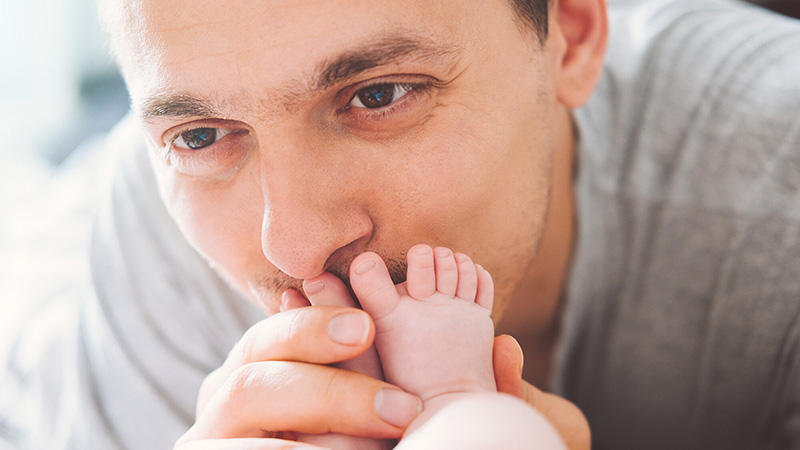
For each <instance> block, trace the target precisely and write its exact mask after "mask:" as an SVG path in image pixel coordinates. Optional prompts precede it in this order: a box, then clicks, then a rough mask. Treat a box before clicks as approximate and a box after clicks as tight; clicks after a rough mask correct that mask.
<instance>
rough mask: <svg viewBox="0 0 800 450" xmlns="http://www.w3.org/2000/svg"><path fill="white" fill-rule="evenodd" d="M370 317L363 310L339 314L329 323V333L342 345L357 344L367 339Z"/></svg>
mask: <svg viewBox="0 0 800 450" xmlns="http://www.w3.org/2000/svg"><path fill="white" fill-rule="evenodd" d="M368 334H369V319H368V318H367V315H366V314H365V313H362V312H349V313H344V314H339V315H338V316H336V317H334V318H333V319H331V321H330V322H329V323H328V335H329V336H330V337H331V339H332V340H333V341H334V342H338V343H339V344H342V345H357V344H361V343H362V342H364V341H365V340H367V335H368Z"/></svg>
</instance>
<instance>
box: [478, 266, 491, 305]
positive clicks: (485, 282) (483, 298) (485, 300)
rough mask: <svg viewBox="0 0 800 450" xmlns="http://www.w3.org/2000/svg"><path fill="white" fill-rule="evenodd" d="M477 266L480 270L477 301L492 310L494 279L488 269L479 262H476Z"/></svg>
mask: <svg viewBox="0 0 800 450" xmlns="http://www.w3.org/2000/svg"><path fill="white" fill-rule="evenodd" d="M475 268H476V270H477V272H478V294H477V296H476V298H475V303H477V304H479V305H480V306H483V307H484V308H486V309H488V310H489V311H491V310H492V306H493V305H494V281H492V276H491V275H489V272H487V271H486V269H484V268H483V267H481V266H480V265H478V264H475Z"/></svg>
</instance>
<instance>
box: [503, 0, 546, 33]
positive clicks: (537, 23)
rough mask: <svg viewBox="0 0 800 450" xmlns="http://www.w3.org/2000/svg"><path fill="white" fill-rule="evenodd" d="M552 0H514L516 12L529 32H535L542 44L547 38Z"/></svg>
mask: <svg viewBox="0 0 800 450" xmlns="http://www.w3.org/2000/svg"><path fill="white" fill-rule="evenodd" d="M551 1H552V0H512V1H511V3H512V5H513V8H514V12H515V13H516V14H517V17H518V18H519V20H520V21H521V22H522V25H524V26H525V28H526V29H527V30H528V31H533V33H534V34H535V35H536V37H538V38H539V42H540V43H544V41H545V39H546V38H547V10H548V6H549V3H550V2H551Z"/></svg>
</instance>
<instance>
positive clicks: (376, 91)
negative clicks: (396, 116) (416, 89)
mask: <svg viewBox="0 0 800 450" xmlns="http://www.w3.org/2000/svg"><path fill="white" fill-rule="evenodd" d="M412 89H413V86H411V85H408V84H400V83H387V84H375V85H372V86H369V87H365V88H364V89H361V90H359V91H358V92H356V94H355V95H354V96H353V99H352V100H350V106H353V107H356V108H367V109H377V108H383V107H384V106H388V105H390V104H392V103H394V102H395V101H396V100H398V99H400V98H401V97H403V96H404V95H406V94H408V93H409V92H411V90H412Z"/></svg>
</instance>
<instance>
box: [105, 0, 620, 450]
mask: <svg viewBox="0 0 800 450" xmlns="http://www.w3.org/2000/svg"><path fill="white" fill-rule="evenodd" d="M245 3H247V4H245ZM462 6H463V3H462V2H458V1H455V0H451V1H441V2H420V1H411V0H402V1H397V0H393V1H385V2H384V1H372V2H361V1H355V0H341V1H325V0H312V1H306V2H296V1H279V0H270V1H252V2H243V3H242V4H241V5H239V4H237V7H231V6H230V5H229V4H228V3H227V2H221V1H219V0H200V1H198V0H194V1H189V0H171V1H166V0H138V1H130V2H124V3H123V2H118V1H116V0H105V2H104V17H105V21H106V24H107V27H108V28H109V29H112V30H113V31H112V32H111V35H112V47H113V48H114V50H115V52H116V54H117V56H118V60H119V62H120V65H121V67H122V70H123V74H124V76H125V79H126V82H127V84H128V88H129V91H130V93H131V98H132V100H133V107H134V110H135V111H136V112H137V114H138V115H139V116H140V117H141V118H142V124H143V127H144V130H145V132H146V136H147V140H148V143H149V144H148V145H149V146H150V148H151V155H152V159H153V166H154V170H155V173H156V177H157V179H158V181H159V185H160V189H161V191H162V194H163V197H164V201H165V204H166V206H167V208H168V210H169V211H170V213H171V215H172V216H173V218H174V219H175V221H176V222H177V223H178V225H179V226H180V227H181V229H182V231H183V232H184V234H185V235H186V237H187V239H188V240H189V241H190V242H191V243H192V244H193V245H194V246H195V247H196V248H197V249H198V250H199V251H200V252H201V253H202V254H203V255H204V256H205V257H206V258H208V259H209V260H210V261H211V262H213V263H214V265H215V267H217V269H218V271H219V272H220V273H221V274H222V275H223V276H224V277H225V278H226V279H227V280H228V281H229V282H230V283H231V285H232V286H234V287H235V288H236V289H237V290H239V291H240V292H242V293H243V294H245V295H246V296H247V297H248V298H249V299H250V300H251V301H252V302H253V303H254V304H256V305H259V306H260V307H262V308H263V309H264V310H265V312H267V313H270V314H273V315H272V316H271V317H269V318H267V319H265V320H264V321H263V322H261V323H259V324H258V325H256V326H255V327H254V328H252V329H251V330H250V331H248V333H247V334H246V335H245V336H243V337H242V339H241V341H240V342H239V344H237V346H236V347H235V348H234V349H233V350H232V352H231V354H230V356H229V357H228V359H227V360H226V361H225V363H224V364H223V365H222V366H221V367H220V368H219V369H218V370H217V371H215V372H213V373H212V374H210V375H209V376H208V378H207V379H206V382H205V383H204V385H203V388H202V390H201V393H200V396H199V398H198V405H197V411H198V415H197V422H196V424H195V426H194V427H192V429H191V430H189V431H188V432H187V433H186V435H185V436H184V437H183V438H182V439H181V441H180V446H181V448H185V449H192V448H239V447H237V445H239V444H243V445H252V446H253V447H250V448H288V447H287V445H290V444H291V443H290V442H289V441H287V440H285V439H278V438H275V437H273V436H274V435H275V433H274V432H286V431H291V432H292V433H288V434H287V433H281V434H280V436H279V437H284V438H286V437H288V438H291V437H293V436H295V435H296V433H312V434H320V433H328V432H335V433H340V434H345V435H358V436H366V437H371V438H381V439H383V438H389V439H396V438H399V437H400V436H401V435H402V433H403V431H404V430H405V429H406V427H407V426H408V424H409V423H410V422H411V421H412V420H413V419H414V417H415V415H416V405H417V404H418V400H417V398H418V397H416V396H415V395H412V394H409V393H406V392H404V391H403V390H401V389H399V388H398V387H396V386H394V385H392V384H389V383H387V382H384V381H381V380H379V379H376V378H374V377H372V376H369V375H365V374H360V373H358V371H362V370H361V369H364V370H363V371H367V372H368V371H369V370H367V369H369V366H370V364H366V363H363V361H362V362H351V360H352V359H353V358H355V357H357V356H359V355H362V354H364V353H365V351H367V350H368V349H369V348H370V347H371V344H372V342H373V339H374V333H375V324H374V323H373V322H372V320H371V319H370V317H369V315H367V314H366V313H364V312H363V311H360V310H357V309H353V308H349V307H347V306H344V305H345V304H347V302H352V299H351V298H350V294H349V292H347V289H344V288H342V287H331V286H333V284H332V283H324V284H326V287H325V289H323V290H322V291H321V292H317V293H315V294H310V293H309V287H310V285H312V284H313V283H314V282H315V281H320V280H322V281H325V280H326V279H328V280H330V279H331V277H333V278H336V279H341V280H344V281H348V282H349V281H350V276H349V273H348V269H349V267H350V266H351V263H352V261H353V260H354V259H355V258H356V256H358V255H360V254H362V253H364V252H374V253H376V254H378V255H380V256H381V258H382V259H384V260H389V261H399V262H401V263H400V264H397V263H391V262H390V263H389V264H388V265H389V267H390V269H392V270H391V272H392V273H393V275H396V274H399V276H400V278H398V279H396V280H395V281H396V282H400V281H403V280H402V274H404V273H405V270H404V266H403V264H402V261H404V260H405V255H404V252H405V251H406V250H407V249H408V248H410V246H411V245H413V244H416V243H419V242H427V243H430V244H433V245H437V246H443V247H449V248H453V249H458V250H459V251H462V252H464V253H465V254H468V255H470V256H471V257H472V258H473V259H475V260H476V261H480V262H481V264H482V265H483V266H484V267H486V269H487V270H489V272H491V273H492V275H493V276H494V278H495V286H496V289H495V296H494V306H493V311H492V318H493V319H494V321H495V323H496V324H498V330H500V331H505V330H509V331H513V332H514V334H515V336H517V337H518V338H519V340H520V343H521V344H522V347H523V348H525V349H526V353H527V355H526V356H527V363H526V366H527V367H534V368H537V372H536V373H539V372H541V373H544V374H546V373H547V372H548V370H547V367H548V366H549V364H550V357H551V355H552V348H553V343H554V342H553V341H552V333H551V331H552V329H554V328H555V327H554V324H555V323H557V320H558V317H557V314H556V311H558V299H559V298H560V294H561V291H562V288H563V280H564V278H565V274H566V271H567V267H568V255H569V252H570V248H571V245H572V244H571V240H572V233H571V232H570V231H569V230H571V227H572V220H573V218H572V211H573V206H572V203H571V202H572V198H571V190H570V184H571V183H570V180H571V176H570V174H571V164H572V153H573V147H574V142H573V134H572V125H571V120H570V117H569V110H570V109H572V108H575V107H577V106H580V105H581V104H582V103H583V102H585V101H586V99H587V98H588V96H589V95H590V93H591V91H592V90H593V88H594V85H595V83H596V80H597V77H598V76H599V72H600V69H601V67H602V59H603V53H604V49H605V36H606V33H607V31H606V20H605V12H604V8H605V5H604V2H603V1H602V0H558V1H556V2H554V3H553V4H552V5H551V14H550V18H549V24H550V27H549V28H550V31H549V33H548V37H547V40H546V42H545V44H544V45H540V44H539V43H538V42H537V40H536V38H535V37H533V36H532V35H531V34H530V33H526V32H524V31H521V30H523V28H521V27H520V26H519V22H518V20H517V18H516V17H515V15H514V14H513V12H512V11H511V10H510V8H509V7H508V4H507V2H505V1H504V0H486V1H482V2H475V4H474V5H472V4H471V7H470V8H463V7H462ZM376 85H383V86H387V87H388V88H387V89H389V90H388V91H387V92H391V93H392V94H391V95H390V96H389V97H390V102H389V103H388V104H385V105H384V104H381V105H379V107H377V108H372V107H371V106H373V105H366V104H364V103H363V102H357V101H355V99H356V98H360V97H359V94H360V93H363V92H364V89H367V88H370V87H374V86H376ZM198 129H202V130H215V131H214V133H215V134H214V135H213V136H212V135H209V134H208V133H206V134H205V135H204V136H205V137H204V139H205V140H203V139H200V140H201V141H202V142H200V143H201V144H202V146H199V147H198V148H190V147H189V143H190V142H192V143H195V144H196V143H197V139H198V138H199V135H198V133H195V134H194V135H192V133H191V132H192V130H198ZM187 133H189V134H187ZM200 134H202V133H200ZM209 136H210V137H209ZM193 139H194V140H193ZM206 144H207V145H206ZM454 186H458V187H459V189H454ZM304 287H305V288H306V289H305V290H304V289H303V288H304ZM328 289H330V290H331V291H333V292H328V293H327V294H325V292H326V291H327V290H328ZM315 296H316V297H320V296H324V297H325V299H327V300H330V301H329V302H328V303H327V305H331V306H326V304H325V303H324V302H322V303H319V304H316V303H315V304H314V306H310V307H304V308H291V307H289V306H293V305H294V306H296V305H297V304H298V303H303V302H307V301H308V300H312V303H314V302H313V300H314V297H315ZM306 304H307V303H306ZM281 309H285V311H284V312H280V311H281ZM506 310H514V311H515V313H514V314H513V317H514V318H515V319H516V321H506V320H503V316H504V312H505V311H506ZM346 314H347V315H349V317H351V318H353V317H355V318H356V319H358V317H361V319H360V320H361V322H360V323H361V326H362V328H360V329H359V328H357V327H356V326H353V327H350V328H349V329H350V330H351V331H352V332H351V333H350V335H349V336H337V338H340V339H339V341H336V340H334V339H333V336H332V335H331V333H329V331H330V329H331V328H329V325H330V324H331V322H332V321H333V319H335V318H337V317H340V316H344V315H346ZM355 322H358V320H356V321H355ZM343 337H346V338H347V339H341V338H343ZM375 357H376V356H374V355H373V356H370V355H369V353H367V354H366V355H365V356H363V357H362V359H367V360H369V359H370V358H375ZM493 361H494V374H495V377H496V380H497V386H498V389H499V390H500V391H503V392H508V393H511V394H514V395H518V396H521V397H522V398H524V399H526V400H527V401H528V402H529V403H531V404H533V405H534V406H535V407H537V409H538V410H539V411H541V412H542V413H543V414H544V415H545V416H547V417H548V418H549V420H550V421H551V422H552V423H553V424H554V425H555V426H556V428H557V429H558V430H559V431H560V433H561V434H562V436H564V437H565V440H566V441H567V444H568V446H570V447H572V448H585V446H586V445H588V436H589V434H588V428H587V427H586V423H585V421H584V420H583V417H582V415H581V414H580V413H579V412H578V411H577V410H576V409H575V408H574V407H573V406H572V405H570V404H569V403H568V402H565V401H563V400H562V399H559V398H557V397H554V396H551V395H549V394H543V393H541V392H540V391H539V390H537V389H536V388H533V387H532V386H530V385H529V384H527V383H524V382H523V381H522V379H521V377H520V367H521V365H522V364H521V363H522V357H521V353H520V350H519V346H517V344H516V341H514V340H513V339H512V338H510V337H507V336H505V337H503V336H501V337H499V338H496V340H495V342H494V351H493ZM335 363H341V364H340V366H339V367H332V366H330V364H335ZM348 365H350V366H348ZM348 367H349V368H351V369H354V370H347V369H348ZM536 373H534V374H533V375H536ZM532 381H537V382H541V381H542V380H541V379H540V378H539V376H536V379H533V380H532ZM386 389H388V390H391V392H392V393H393V394H391V395H389V396H387V395H385V394H380V395H381V398H382V399H388V397H392V401H393V402H394V404H393V405H392V406H393V407H392V408H390V410H391V411H388V412H387V411H383V410H381V409H380V408H378V407H377V406H376V405H377V404H376V401H375V399H376V395H378V394H379V393H381V392H386V391H385V390H386ZM397 392H399V394H394V393H397ZM387 401H388V400H387ZM387 404H388V403H386V402H384V403H382V405H383V406H386V405H387ZM298 405H302V407H298ZM343 405H346V406H343ZM389 413H391V414H389ZM387 414H388V415H387ZM389 416H391V417H389ZM387 419H388V420H387ZM264 430H267V431H264ZM253 439H255V440H253ZM581 446H584V447H581Z"/></svg>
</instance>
